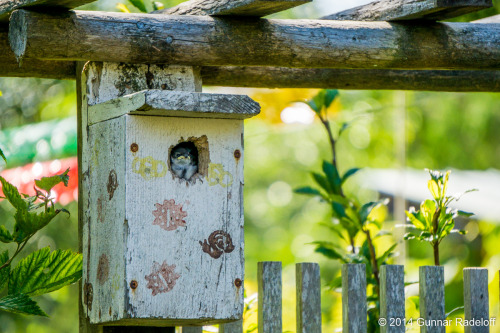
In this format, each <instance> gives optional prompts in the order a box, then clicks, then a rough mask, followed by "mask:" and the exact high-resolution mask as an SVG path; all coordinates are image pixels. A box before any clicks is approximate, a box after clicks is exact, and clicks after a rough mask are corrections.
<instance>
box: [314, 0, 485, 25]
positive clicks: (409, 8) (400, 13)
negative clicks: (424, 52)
mask: <svg viewBox="0 0 500 333" xmlns="http://www.w3.org/2000/svg"><path fill="white" fill-rule="evenodd" d="M492 6H493V3H492V0H378V1H374V2H370V3H369V4H366V5H363V6H359V7H355V8H351V9H348V10H345V11H342V12H339V13H335V14H332V15H327V16H324V17H322V19H324V20H341V21H344V20H351V21H405V20H432V21H436V20H444V19H449V18H453V17H457V16H460V15H464V14H467V13H472V12H476V11H478V10H482V9H486V8H490V7H492Z"/></svg>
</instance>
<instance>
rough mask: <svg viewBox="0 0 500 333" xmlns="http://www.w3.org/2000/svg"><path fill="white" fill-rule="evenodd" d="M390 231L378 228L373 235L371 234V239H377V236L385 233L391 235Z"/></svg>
mask: <svg viewBox="0 0 500 333" xmlns="http://www.w3.org/2000/svg"><path fill="white" fill-rule="evenodd" d="M391 234H392V233H391V232H390V231H388V230H380V231H379V232H378V233H377V234H376V235H375V236H373V239H377V238H379V237H382V236H387V235H391Z"/></svg>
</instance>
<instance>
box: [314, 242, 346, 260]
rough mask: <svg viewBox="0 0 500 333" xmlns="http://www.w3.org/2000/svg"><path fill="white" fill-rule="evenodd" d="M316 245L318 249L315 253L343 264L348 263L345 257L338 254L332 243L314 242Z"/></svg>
mask: <svg viewBox="0 0 500 333" xmlns="http://www.w3.org/2000/svg"><path fill="white" fill-rule="evenodd" d="M312 244H316V249H315V250H314V252H317V253H321V254H322V255H324V256H325V257H327V258H330V259H336V260H340V261H342V262H344V263H345V262H347V261H346V259H345V257H344V256H343V255H342V254H341V253H340V252H338V251H337V250H336V249H335V248H334V246H333V245H332V244H331V243H328V242H314V243H312Z"/></svg>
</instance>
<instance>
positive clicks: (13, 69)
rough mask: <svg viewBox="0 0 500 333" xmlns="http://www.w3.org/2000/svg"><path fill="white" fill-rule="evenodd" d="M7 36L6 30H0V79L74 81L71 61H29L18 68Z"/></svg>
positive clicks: (73, 69)
mask: <svg viewBox="0 0 500 333" xmlns="http://www.w3.org/2000/svg"><path fill="white" fill-rule="evenodd" d="M7 34H8V33H7V30H6V29H4V30H2V28H0V77H41V78H46V79H72V80H74V79H75V75H76V74H75V63H74V62H73V61H44V60H38V59H30V60H28V61H25V62H24V63H23V64H22V66H20V65H19V64H18V63H17V60H16V57H15V56H14V53H12V51H11V49H10V45H9V39H8V35H7Z"/></svg>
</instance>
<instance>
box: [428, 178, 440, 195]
mask: <svg viewBox="0 0 500 333" xmlns="http://www.w3.org/2000/svg"><path fill="white" fill-rule="evenodd" d="M427 187H428V188H429V191H430V192H431V194H432V197H433V198H434V199H435V200H438V199H439V198H440V193H439V186H438V184H437V183H436V182H435V181H434V180H433V179H431V180H429V181H428V182H427Z"/></svg>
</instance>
